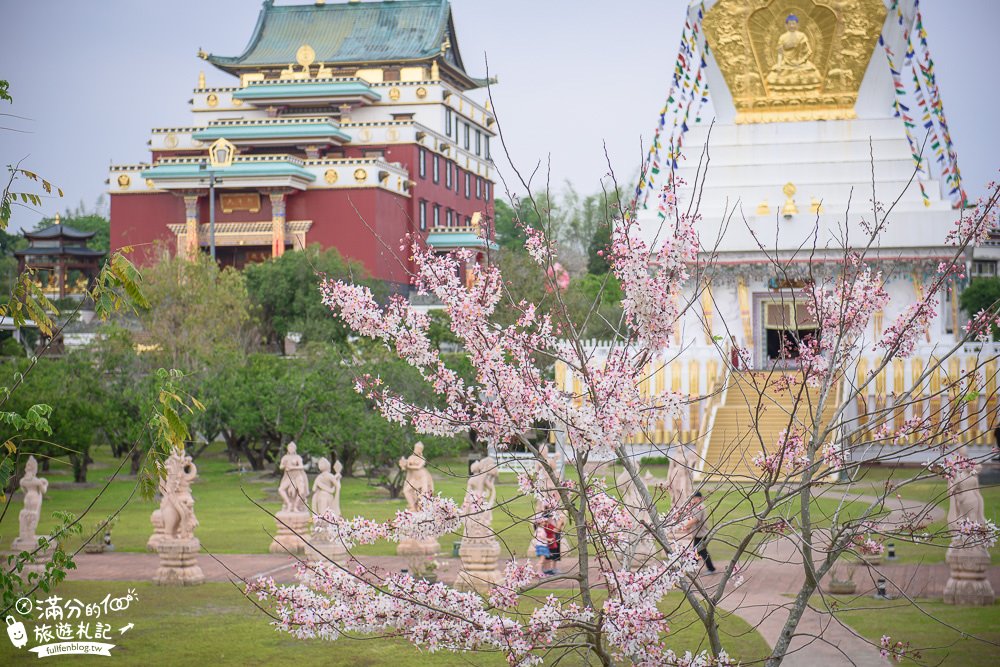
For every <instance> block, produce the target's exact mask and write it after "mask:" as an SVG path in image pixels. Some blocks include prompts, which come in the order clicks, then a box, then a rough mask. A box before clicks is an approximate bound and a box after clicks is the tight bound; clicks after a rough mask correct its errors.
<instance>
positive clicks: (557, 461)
mask: <svg viewBox="0 0 1000 667" xmlns="http://www.w3.org/2000/svg"><path fill="white" fill-rule="evenodd" d="M541 454H542V458H544V459H545V462H546V463H547V464H548V467H549V468H551V469H552V474H553V475H555V477H552V476H550V475H549V472H548V470H546V469H545V466H544V465H542V462H541V461H535V478H536V479H537V480H538V484H539V486H540V487H541V488H543V489H547V490H548V491H547V492H546V493H544V494H543V496H542V497H541V498H539V499H538V500H536V501H535V515H536V516H542V515H543V514H544V513H545V512H549V511H551V510H552V509H553V508H555V507H558V506H559V504H560V498H559V491H557V490H556V487H557V486H558V484H559V482H560V481H561V479H560V478H559V468H560V465H561V462H562V461H561V460H562V454H561V453H560V452H556V453H555V454H553V455H551V456H550V455H549V450H548V446H547V445H543V447H542V451H541ZM546 499H547V500H546Z"/></svg>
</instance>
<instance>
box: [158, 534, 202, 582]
mask: <svg viewBox="0 0 1000 667" xmlns="http://www.w3.org/2000/svg"><path fill="white" fill-rule="evenodd" d="M156 551H157V553H159V554H160V567H159V568H158V569H157V570H156V575H155V576H154V577H153V581H154V582H156V583H157V584H159V585H160V586H195V585H197V584H202V583H204V582H205V575H204V574H203V573H202V571H201V568H200V567H198V552H199V551H201V542H199V541H198V538H196V537H192V538H191V539H187V540H182V539H178V538H174V537H167V538H164V539H163V540H162V541H161V542H160V546H159V547H157V549H156Z"/></svg>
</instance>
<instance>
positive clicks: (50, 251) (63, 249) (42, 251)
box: [14, 246, 107, 258]
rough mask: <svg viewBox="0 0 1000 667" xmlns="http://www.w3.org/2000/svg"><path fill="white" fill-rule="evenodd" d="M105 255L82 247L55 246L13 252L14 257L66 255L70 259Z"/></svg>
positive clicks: (100, 251)
mask: <svg viewBox="0 0 1000 667" xmlns="http://www.w3.org/2000/svg"><path fill="white" fill-rule="evenodd" d="M106 254H107V253H106V252H104V251H103V250H94V249H92V248H84V247H82V246H56V247H52V248H23V249H21V250H15V251H14V255H15V256H16V257H22V256H28V255H67V256H70V257H85V258H86V257H104V255H106Z"/></svg>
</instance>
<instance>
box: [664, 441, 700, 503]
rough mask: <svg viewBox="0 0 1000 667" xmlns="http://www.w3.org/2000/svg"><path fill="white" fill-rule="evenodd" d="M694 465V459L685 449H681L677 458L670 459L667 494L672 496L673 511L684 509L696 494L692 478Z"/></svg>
mask: <svg viewBox="0 0 1000 667" xmlns="http://www.w3.org/2000/svg"><path fill="white" fill-rule="evenodd" d="M693 465H694V461H693V457H692V456H691V455H690V454H689V453H688V450H687V448H685V447H681V448H680V449H679V451H678V452H677V454H676V455H675V456H672V457H670V467H669V468H668V469H667V493H668V494H670V508H671V509H674V508H678V507H683V506H684V505H685V504H687V502H688V500H689V499H690V498H691V496H692V495H693V494H694V479H693V478H692V476H691V468H692V466H693Z"/></svg>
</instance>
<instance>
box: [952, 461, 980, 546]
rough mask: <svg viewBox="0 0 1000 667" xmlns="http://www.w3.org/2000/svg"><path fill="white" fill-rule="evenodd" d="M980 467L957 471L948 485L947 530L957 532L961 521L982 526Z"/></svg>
mask: <svg viewBox="0 0 1000 667" xmlns="http://www.w3.org/2000/svg"><path fill="white" fill-rule="evenodd" d="M981 468H982V466H979V465H977V466H975V467H973V468H971V469H966V470H959V471H957V472H956V473H955V478H954V479H953V480H952V482H951V484H949V485H948V500H949V501H950V502H949V504H948V528H949V529H950V530H958V527H959V523H960V522H961V521H962V520H966V521H971V522H973V523H978V524H979V525H983V523H984V522H985V521H986V509H985V505H984V504H983V494H982V493H981V492H980V491H979V471H980V469H981Z"/></svg>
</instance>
